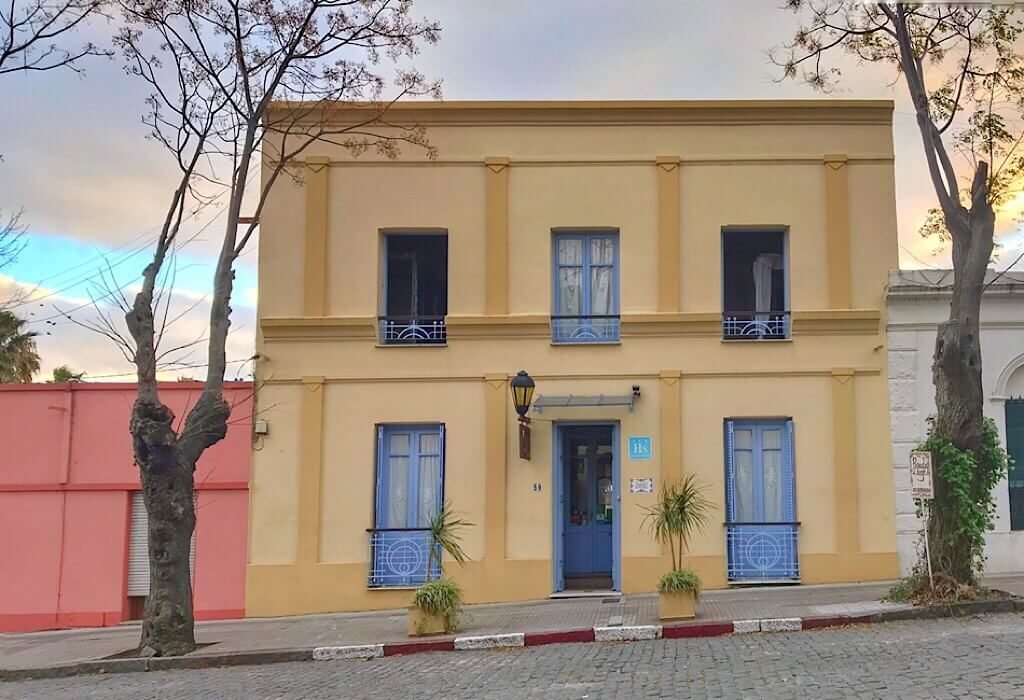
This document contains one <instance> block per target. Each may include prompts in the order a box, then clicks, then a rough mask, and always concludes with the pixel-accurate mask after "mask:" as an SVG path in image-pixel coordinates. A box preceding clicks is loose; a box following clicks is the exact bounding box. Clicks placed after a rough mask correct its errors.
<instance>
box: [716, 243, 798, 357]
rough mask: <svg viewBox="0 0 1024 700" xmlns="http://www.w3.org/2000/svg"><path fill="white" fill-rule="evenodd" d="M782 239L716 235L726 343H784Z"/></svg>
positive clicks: (786, 324) (786, 334) (785, 312)
mask: <svg viewBox="0 0 1024 700" xmlns="http://www.w3.org/2000/svg"><path fill="white" fill-rule="evenodd" d="M785 241H786V234H785V232H784V231H781V230H765V231H758V230H748V229H746V228H740V229H732V228H727V229H724V230H723V231H722V317H723V327H722V331H723V336H724V337H725V338H726V339H729V340H758V339H765V338H775V339H779V338H787V337H789V310H788V309H787V308H786V254H785V252H786V242H785Z"/></svg>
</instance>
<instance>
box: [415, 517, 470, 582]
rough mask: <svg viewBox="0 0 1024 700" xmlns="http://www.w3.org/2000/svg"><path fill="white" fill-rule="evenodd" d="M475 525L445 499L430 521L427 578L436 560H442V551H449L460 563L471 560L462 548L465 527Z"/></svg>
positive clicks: (428, 578)
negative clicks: (457, 512)
mask: <svg viewBox="0 0 1024 700" xmlns="http://www.w3.org/2000/svg"><path fill="white" fill-rule="evenodd" d="M467 527H473V523H471V522H469V521H468V520H464V519H463V518H460V517H459V516H458V515H456V513H455V511H454V510H453V509H452V504H451V503H449V502H447V501H445V502H444V503H443V504H441V510H440V511H439V512H438V514H437V515H435V516H434V518H433V519H432V520H431V521H430V553H429V554H428V555H427V575H426V580H427V581H429V580H430V572H431V571H433V569H434V562H435V561H437V562H440V558H441V551H442V550H443V551H445V552H448V555H449V556H450V557H451V558H452V559H454V560H455V561H456V562H458V563H459V564H463V563H465V562H467V561H469V557H468V556H467V555H466V552H465V551H464V550H463V549H462V544H461V540H462V530H463V528H467Z"/></svg>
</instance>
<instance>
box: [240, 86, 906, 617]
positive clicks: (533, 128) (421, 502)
mask: <svg viewBox="0 0 1024 700" xmlns="http://www.w3.org/2000/svg"><path fill="white" fill-rule="evenodd" d="M891 116H892V104H891V103H890V102H868V101H800V102H607V103H597V102H578V103H572V102H569V103H564V102H563V103H545V102H526V103H522V102H518V103H512V102H509V103H500V102H499V103H490V102H475V103H469V102H451V103H436V104H434V103H431V104H424V103H420V104H399V105H398V106H397V107H396V108H395V109H394V111H392V112H391V113H390V114H389V121H391V122H393V123H405V124H420V125H423V126H425V127H426V128H427V132H428V135H429V139H430V141H431V143H432V144H433V146H435V147H436V148H437V150H438V153H439V156H438V157H437V158H436V159H428V158H427V157H425V155H424V154H422V153H418V152H415V151H413V150H411V149H410V148H408V147H407V148H405V149H404V150H403V153H402V154H401V155H400V156H399V157H398V158H397V159H394V160H388V159H387V158H384V157H378V156H375V155H373V154H371V153H365V154H363V155H362V156H361V157H359V158H358V159H353V158H351V157H350V156H349V155H348V154H347V153H346V152H345V151H344V150H343V149H342V148H340V147H337V146H332V145H330V144H315V145H313V146H311V147H310V148H309V149H308V150H307V152H306V153H304V154H303V162H301V163H296V164H294V165H295V166H296V167H297V168H299V169H300V170H301V174H302V177H301V182H299V181H295V180H294V179H291V178H288V179H282V180H279V181H278V182H277V184H276V185H275V186H274V189H273V192H272V194H271V197H270V200H269V202H268V204H267V207H266V209H265V212H264V215H263V218H262V224H261V241H260V262H259V275H260V301H259V319H260V325H259V335H258V340H257V343H258V351H259V355H260V358H261V359H260V360H259V362H258V367H257V376H258V386H259V390H258V392H259V393H258V405H259V407H260V415H261V418H265V419H266V420H267V427H268V433H267V435H265V436H264V437H262V438H260V442H259V444H258V445H257V451H256V452H255V454H254V458H253V459H254V461H253V479H252V500H251V520H250V543H249V546H250V556H249V566H248V573H247V585H246V612H247V614H248V615H285V614H293V613H306V612H321V611H333V610H363V609H379V608H392V607H398V606H403V605H406V604H408V602H409V590H408V588H409V587H410V586H414V585H416V584H417V583H418V582H420V581H422V580H423V577H424V575H425V573H426V572H425V569H426V559H427V556H426V554H427V551H428V550H427V536H426V534H425V532H424V530H423V528H424V527H425V526H426V525H427V523H428V522H429V520H430V518H431V517H432V516H433V515H434V514H436V513H437V511H438V509H439V508H440V504H441V503H442V502H443V501H447V502H450V503H451V505H452V507H453V509H454V510H455V511H457V512H458V513H459V514H460V515H461V516H462V517H464V518H465V519H466V520H469V521H471V522H472V523H474V526H473V527H470V528H467V529H466V530H465V534H464V540H463V545H464V549H465V551H466V552H467V554H468V555H469V557H470V558H471V561H470V562H468V563H466V564H465V565H464V566H458V565H456V564H455V563H453V562H446V564H445V570H446V572H447V573H448V574H450V575H451V576H453V577H454V578H455V579H457V580H458V581H459V582H460V584H461V585H462V586H463V589H464V591H465V593H466V599H467V601H468V602H472V603H478V602H489V601H514V600H525V599H536V598H545V597H548V596H550V595H552V594H554V593H559V592H571V591H573V590H574V589H599V590H603V589H616V590H621V591H623V592H627V593H634V592H644V591H653V590H654V588H655V585H656V582H657V580H658V578H659V577H660V576H661V575H662V574H663V573H665V572H666V571H667V570H668V568H669V563H668V562H669V558H668V552H667V550H664V549H662V547H660V546H659V545H658V544H656V543H655V542H654V541H653V540H652V538H651V536H650V534H649V533H648V531H647V530H646V528H645V526H644V514H645V510H644V509H645V508H646V507H649V506H650V505H652V504H653V503H654V501H655V499H656V498H657V493H658V491H659V489H660V488H661V487H662V486H663V485H664V484H666V483H669V482H673V481H676V480H678V479H679V478H680V477H681V476H682V475H684V474H690V473H693V474H696V475H697V476H698V477H699V478H700V480H701V481H702V482H703V483H704V484H705V485H706V488H707V491H706V493H707V495H708V497H709V498H710V499H711V500H712V501H713V502H714V504H715V511H714V513H713V515H712V521H711V522H710V523H708V526H707V527H706V529H705V531H704V533H703V534H702V535H701V536H700V537H698V538H697V539H696V541H694V542H693V543H692V547H691V550H690V552H689V554H688V557H687V562H688V564H689V565H691V566H692V567H693V568H694V569H696V570H697V572H698V573H699V574H700V576H701V578H702V579H703V581H704V584H705V585H706V586H708V587H711V588H718V587H724V586H727V585H730V584H733V583H750V582H767V581H787V582H804V583H823V582H830V581H862V580H878V579H889V578H893V577H895V576H896V573H897V556H896V545H895V528H894V506H893V489H892V468H891V460H890V455H889V449H888V444H889V425H888V419H887V415H888V413H887V393H886V380H887V378H886V353H885V349H884V348H885V334H884V328H885V323H884V300H885V291H884V290H885V284H886V281H887V273H888V270H889V269H890V268H891V267H893V266H894V265H895V264H896V259H897V255H896V215H895V194H894V183H893V150H892V135H891V126H892V123H891ZM519 370H526V371H527V372H528V373H529V374H530V375H531V376H532V378H533V379H534V380H535V382H536V393H535V396H534V404H533V408H532V410H531V413H530V418H531V439H530V458H529V459H523V458H521V457H520V440H519V438H518V434H517V421H516V418H517V416H516V414H515V411H514V410H513V406H512V401H511V397H510V391H509V382H510V379H511V377H512V376H514V375H515V374H516V373H517V371H519Z"/></svg>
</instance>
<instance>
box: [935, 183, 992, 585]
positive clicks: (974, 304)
mask: <svg viewBox="0 0 1024 700" xmlns="http://www.w3.org/2000/svg"><path fill="white" fill-rule="evenodd" d="M971 194H972V206H971V209H970V210H967V209H966V208H964V207H960V211H959V212H956V214H957V216H948V215H947V217H946V226H947V227H948V228H949V231H950V233H951V234H952V238H953V271H954V280H953V298H952V301H951V302H950V310H949V320H947V321H944V322H943V323H941V324H939V327H938V333H937V335H936V338H935V355H934V357H933V362H932V380H933V382H934V384H935V407H936V414H935V424H934V427H933V434H934V435H935V437H937V438H940V439H943V440H948V441H949V442H951V443H952V444H953V445H954V446H955V447H956V448H957V449H959V450H969V451H972V452H976V451H977V450H978V448H979V447H980V446H981V444H982V437H983V429H984V419H985V415H984V400H985V397H984V390H983V389H982V383H981V369H982V363H981V337H980V324H979V317H980V315H981V296H982V292H984V289H985V272H986V270H987V268H988V263H989V260H990V258H991V255H992V245H993V235H994V232H995V213H994V211H993V209H992V205H991V204H990V203H989V202H988V168H987V166H986V165H985V164H984V163H982V164H981V165H980V166H979V168H978V171H977V172H976V173H975V177H974V185H973V187H972V193H971ZM935 457H936V462H935V475H934V482H935V500H934V502H933V504H932V513H931V516H930V522H929V531H928V535H929V540H930V544H931V559H932V568H933V569H934V570H935V571H938V572H943V573H946V574H948V575H950V576H952V577H953V578H954V579H956V580H957V581H958V582H960V583H974V582H975V580H974V579H975V577H974V568H973V565H974V552H973V551H972V544H971V542H970V540H969V538H967V537H965V536H964V535H963V534H960V533H961V532H962V531H961V528H960V527H959V522H958V512H957V510H958V509H957V508H956V507H955V506H954V505H953V503H952V502H951V500H950V491H951V489H952V485H951V484H949V483H947V482H946V480H945V479H943V478H942V476H941V470H942V464H941V462H940V461H938V456H937V455H936V456H935ZM975 490H976V489H974V488H971V493H974V491H975Z"/></svg>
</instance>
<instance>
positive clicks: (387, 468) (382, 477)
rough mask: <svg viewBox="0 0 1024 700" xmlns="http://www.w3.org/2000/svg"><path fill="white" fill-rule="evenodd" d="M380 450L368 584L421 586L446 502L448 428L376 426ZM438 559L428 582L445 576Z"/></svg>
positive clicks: (435, 426)
mask: <svg viewBox="0 0 1024 700" xmlns="http://www.w3.org/2000/svg"><path fill="white" fill-rule="evenodd" d="M377 450H378V453H377V497H376V515H375V518H374V521H375V527H374V529H373V530H372V534H371V539H370V548H371V568H370V575H369V583H370V586H371V587H386V586H415V585H419V584H421V583H423V582H424V581H425V580H426V579H427V562H428V561H429V560H430V557H429V554H430V542H431V540H430V530H429V528H430V522H431V520H432V519H433V518H434V517H435V516H436V515H437V513H438V512H439V511H440V509H441V504H442V502H443V498H444V496H443V489H444V426H441V425H412V426H402V425H388V426H383V425H382V426H378V430H377ZM439 555H440V553H439V552H437V553H436V554H435V556H434V559H433V567H432V570H431V571H430V578H437V577H439V576H440V574H441V569H440V563H439V562H440V556H439Z"/></svg>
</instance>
